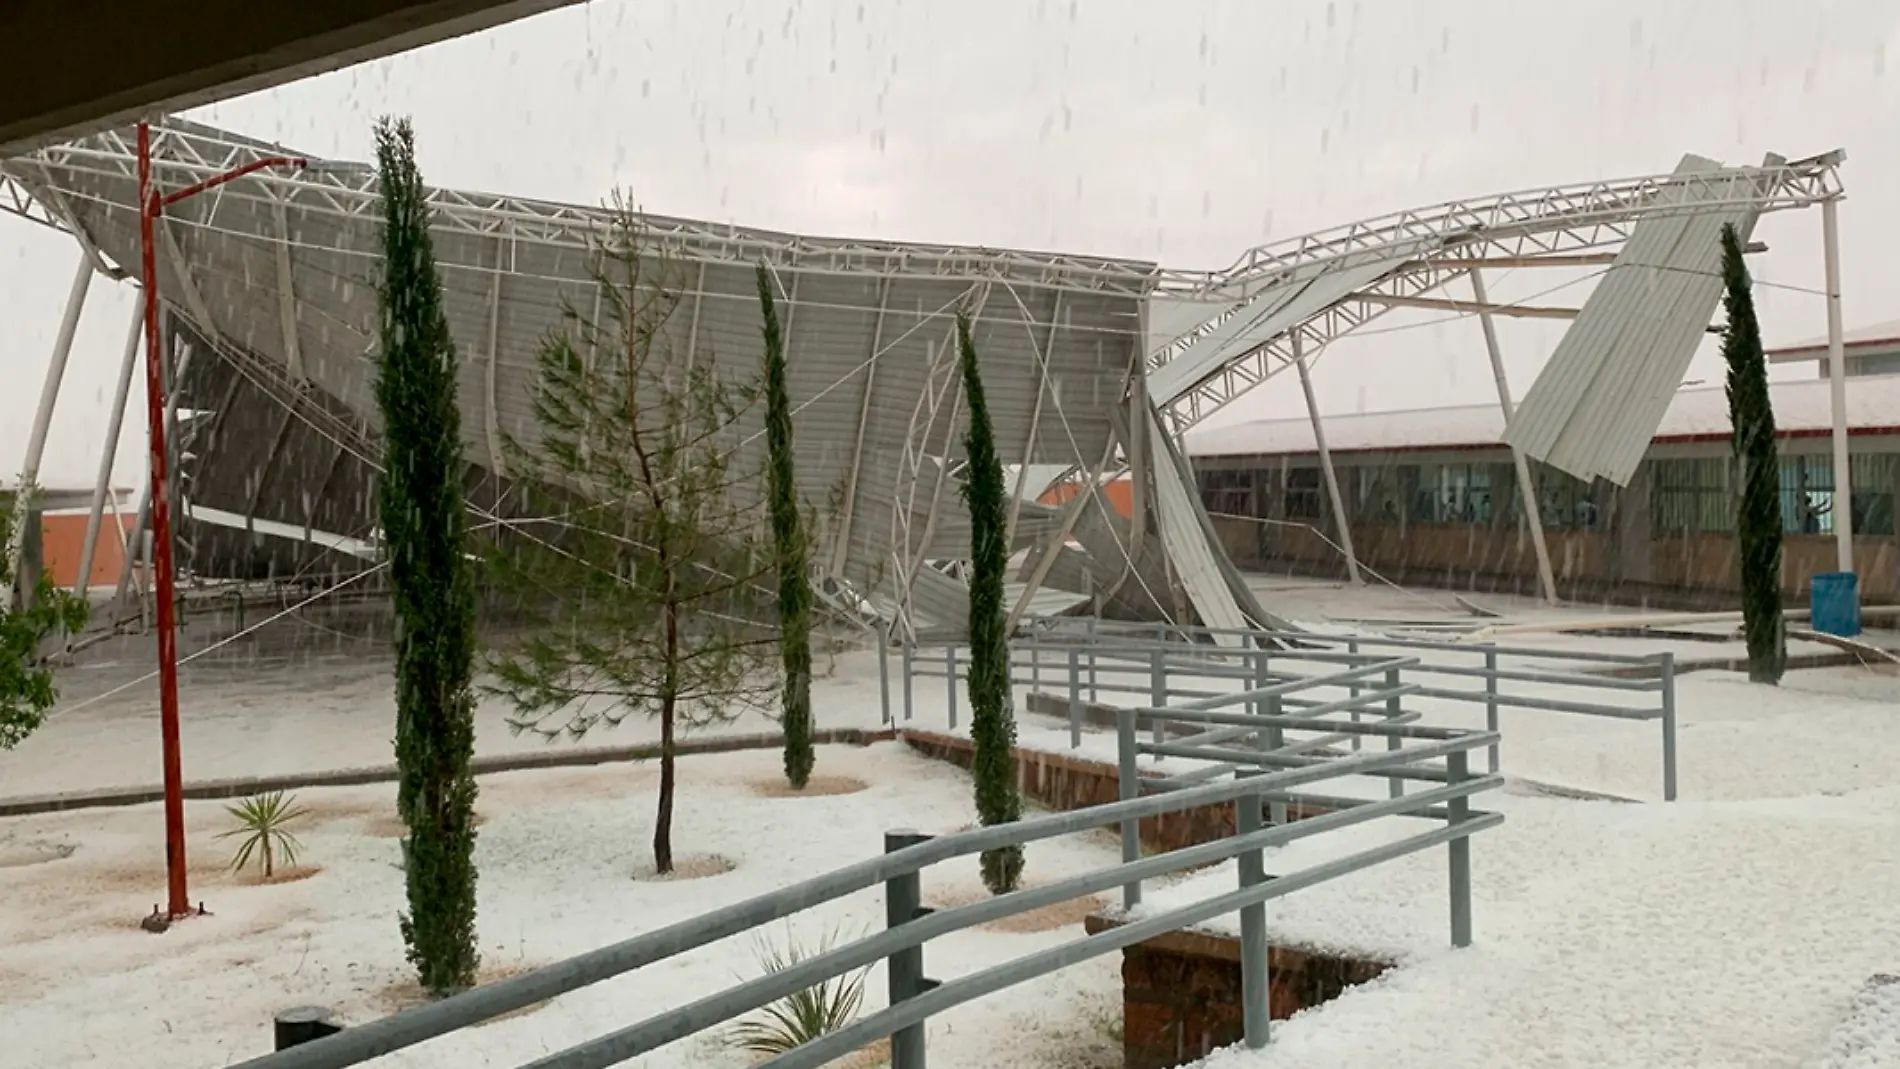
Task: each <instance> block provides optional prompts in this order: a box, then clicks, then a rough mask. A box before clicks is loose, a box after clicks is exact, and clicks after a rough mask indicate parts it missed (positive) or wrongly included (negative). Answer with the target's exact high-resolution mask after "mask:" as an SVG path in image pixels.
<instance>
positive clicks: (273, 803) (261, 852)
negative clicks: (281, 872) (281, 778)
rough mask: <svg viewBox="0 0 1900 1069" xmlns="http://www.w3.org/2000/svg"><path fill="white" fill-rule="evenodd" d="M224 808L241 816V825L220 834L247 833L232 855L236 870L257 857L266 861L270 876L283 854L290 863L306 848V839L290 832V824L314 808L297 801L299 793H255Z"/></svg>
mask: <svg viewBox="0 0 1900 1069" xmlns="http://www.w3.org/2000/svg"><path fill="white" fill-rule="evenodd" d="M224 811H225V812H227V813H229V814H231V816H232V817H233V818H235V819H236V820H237V822H238V826H237V827H235V828H232V829H231V830H230V831H227V832H224V833H222V834H220V835H219V836H218V838H220V839H233V838H237V837H238V836H240V835H241V836H243V837H244V838H243V839H242V840H241V841H240V842H239V843H238V849H237V855H236V856H235V857H233V858H232V859H231V871H232V872H243V871H244V867H245V866H246V865H249V864H250V863H251V858H253V857H256V858H258V859H259V860H260V861H261V862H262V863H263V866H264V878H265V879H267V880H268V879H270V878H271V877H272V876H274V875H276V873H277V860H278V859H279V858H282V859H283V862H284V864H286V865H295V864H296V863H297V851H299V850H302V849H303V843H301V842H298V841H297V837H296V836H295V835H292V834H291V833H290V828H289V825H291V824H292V823H294V822H296V821H298V820H300V819H302V818H303V817H305V816H308V815H309V813H310V811H309V810H307V809H305V808H304V807H302V806H300V805H298V804H297V799H296V796H294V795H288V794H285V793H284V792H283V791H271V792H269V793H267V794H254V795H252V796H250V797H249V798H246V799H244V800H243V801H242V802H239V803H238V804H236V805H228V806H225V807H224Z"/></svg>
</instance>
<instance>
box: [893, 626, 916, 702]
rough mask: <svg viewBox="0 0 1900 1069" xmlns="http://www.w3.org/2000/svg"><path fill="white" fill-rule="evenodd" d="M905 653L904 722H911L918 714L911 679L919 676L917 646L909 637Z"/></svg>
mask: <svg viewBox="0 0 1900 1069" xmlns="http://www.w3.org/2000/svg"><path fill="white" fill-rule="evenodd" d="M892 626H893V627H895V626H896V625H895V624H893V625H892ZM903 654H904V722H905V723H909V722H910V718H911V717H912V716H915V715H916V702H914V701H913V700H912V699H911V690H910V682H911V680H913V679H915V678H917V647H916V646H914V645H912V643H911V640H910V639H908V638H906V639H905V640H904V650H903Z"/></svg>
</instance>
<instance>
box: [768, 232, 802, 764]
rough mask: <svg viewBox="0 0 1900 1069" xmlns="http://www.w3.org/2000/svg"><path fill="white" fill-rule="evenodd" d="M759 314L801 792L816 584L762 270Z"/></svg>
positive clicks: (783, 648) (773, 306)
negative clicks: (801, 517) (808, 563)
mask: <svg viewBox="0 0 1900 1069" xmlns="http://www.w3.org/2000/svg"><path fill="white" fill-rule="evenodd" d="M759 310H760V312H761V313H762V314H763V316H764V319H765V324H764V328H763V330H764V333H765V376H764V378H765V443H766V451H767V453H768V454H769V455H768V458H767V461H766V470H767V474H768V477H769V479H770V482H771V506H772V544H773V548H774V552H775V553H776V554H777V557H778V624H779V649H780V652H781V655H782V657H783V659H784V664H785V691H784V698H783V701H782V703H781V716H780V720H781V722H782V724H783V726H784V730H785V779H786V782H788V783H790V784H791V785H792V787H793V788H794V789H796V790H804V789H805V784H806V783H808V782H810V780H811V770H812V765H813V763H814V762H815V761H816V757H815V755H814V754H813V752H812V745H811V729H812V722H811V579H810V575H809V573H808V572H807V571H806V567H805V540H804V536H803V534H802V532H801V531H800V529H799V518H798V486H797V483H796V482H795V480H794V477H793V476H794V473H793V468H792V400H791V396H790V393H789V391H788V390H787V389H786V386H785V338H784V336H783V335H782V334H781V333H780V331H779V323H778V304H777V302H776V301H774V300H773V298H772V276H771V273H770V272H768V271H767V270H766V269H765V265H764V264H760V265H759Z"/></svg>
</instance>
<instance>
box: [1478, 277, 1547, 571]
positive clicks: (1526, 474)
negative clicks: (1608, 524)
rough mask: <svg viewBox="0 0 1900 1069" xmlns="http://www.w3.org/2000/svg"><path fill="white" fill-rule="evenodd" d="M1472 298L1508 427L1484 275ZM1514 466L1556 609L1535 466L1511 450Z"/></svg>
mask: <svg viewBox="0 0 1900 1069" xmlns="http://www.w3.org/2000/svg"><path fill="white" fill-rule="evenodd" d="M1471 294H1472V296H1473V297H1475V298H1477V301H1478V324H1479V325H1480V326H1482V327H1483V328H1484V348H1485V351H1486V352H1487V353H1489V354H1490V355H1491V377H1492V378H1493V379H1494V380H1496V382H1497V386H1498V408H1500V409H1502V410H1503V412H1504V422H1505V423H1506V424H1507V425H1508V424H1509V423H1510V422H1511V413H1512V412H1513V402H1512V401H1511V383H1510V380H1509V379H1507V378H1505V376H1504V354H1503V351H1502V350H1501V349H1499V347H1498V330H1497V324H1495V323H1493V322H1492V321H1491V312H1490V308H1491V300H1490V298H1488V297H1486V296H1485V292H1484V274H1483V272H1481V271H1475V270H1474V271H1472V272H1471ZM1511 462H1512V463H1513V464H1515V465H1516V466H1517V491H1518V500H1520V501H1521V502H1523V505H1524V521H1525V523H1526V525H1527V526H1529V527H1530V529H1531V549H1532V550H1534V551H1535V552H1536V554H1537V581H1538V583H1539V584H1540V585H1541V586H1542V587H1543V588H1544V600H1545V601H1547V602H1549V603H1550V604H1552V605H1555V604H1557V579H1556V576H1555V574H1554V573H1553V572H1552V571H1551V567H1550V546H1549V545H1547V544H1546V543H1545V542H1544V517H1543V514H1542V513H1541V512H1540V511H1538V508H1537V486H1536V484H1535V483H1534V482H1532V480H1531V464H1530V461H1529V460H1526V459H1525V458H1524V454H1523V452H1521V451H1520V450H1518V449H1517V448H1516V447H1512V449H1511Z"/></svg>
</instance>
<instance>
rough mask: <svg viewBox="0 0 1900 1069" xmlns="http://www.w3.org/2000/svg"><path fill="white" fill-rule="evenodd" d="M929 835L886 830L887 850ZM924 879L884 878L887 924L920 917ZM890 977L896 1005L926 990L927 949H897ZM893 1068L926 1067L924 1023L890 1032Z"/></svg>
mask: <svg viewBox="0 0 1900 1069" xmlns="http://www.w3.org/2000/svg"><path fill="white" fill-rule="evenodd" d="M929 840H930V836H928V835H924V834H922V833H920V832H915V831H910V830H899V831H887V832H885V833H884V852H885V853H887V854H890V853H895V852H897V851H899V850H902V849H904V848H905V847H909V846H916V845H917V844H918V843H922V842H928V841H929ZM923 905H924V898H923V879H922V877H921V876H920V874H918V873H915V872H909V873H905V874H904V875H902V876H893V877H891V878H890V879H888V880H886V881H884V924H885V926H886V927H888V928H901V927H903V926H904V925H906V924H909V923H910V922H912V921H914V920H916V919H917V917H918V915H919V912H920V911H921V910H922V909H923ZM885 971H886V973H887V974H888V977H889V980H890V1000H891V1005H893V1006H895V1005H897V1004H899V1003H901V1002H904V1001H907V1000H909V999H913V998H916V997H917V996H918V995H921V994H923V993H924V988H925V986H926V985H925V983H924V948H923V947H922V946H914V947H909V948H907V949H905V950H899V951H894V952H893V953H892V954H891V956H890V957H889V958H888V959H886V962H885ZM891 1069H924V1026H923V1024H922V1023H921V1022H920V1023H918V1024H914V1025H911V1026H909V1027H907V1028H900V1029H898V1030H897V1031H896V1032H894V1033H892V1035H891Z"/></svg>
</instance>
